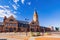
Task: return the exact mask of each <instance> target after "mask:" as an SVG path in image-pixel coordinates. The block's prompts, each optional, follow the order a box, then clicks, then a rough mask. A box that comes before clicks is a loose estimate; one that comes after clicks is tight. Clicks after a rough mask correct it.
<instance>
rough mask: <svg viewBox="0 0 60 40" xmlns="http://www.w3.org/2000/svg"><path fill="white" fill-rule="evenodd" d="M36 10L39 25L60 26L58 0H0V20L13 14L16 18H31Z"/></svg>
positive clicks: (59, 3)
mask: <svg viewBox="0 0 60 40" xmlns="http://www.w3.org/2000/svg"><path fill="white" fill-rule="evenodd" d="M34 9H36V10H37V13H38V16H39V23H40V25H41V26H46V27H48V26H49V25H51V26H55V27H60V0H0V21H3V17H4V16H7V17H9V16H11V15H13V16H14V17H15V18H16V19H17V20H23V21H24V20H25V18H27V19H29V20H28V21H29V22H31V21H32V18H33V13H34Z"/></svg>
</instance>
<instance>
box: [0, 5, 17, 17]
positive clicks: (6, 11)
mask: <svg viewBox="0 0 60 40" xmlns="http://www.w3.org/2000/svg"><path fill="white" fill-rule="evenodd" d="M5 7H6V8H5ZM0 8H2V9H0V17H4V16H6V17H9V16H11V15H13V16H14V17H15V18H16V17H17V16H16V15H15V14H14V13H13V12H11V11H10V10H9V9H7V6H0Z"/></svg>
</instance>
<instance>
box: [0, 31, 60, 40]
mask: <svg viewBox="0 0 60 40" xmlns="http://www.w3.org/2000/svg"><path fill="white" fill-rule="evenodd" d="M0 39H6V40H60V35H57V33H55V34H52V35H46V34H45V35H44V36H35V37H33V36H31V34H30V32H29V33H28V34H27V36H26V33H25V32H18V33H14V32H12V33H0Z"/></svg>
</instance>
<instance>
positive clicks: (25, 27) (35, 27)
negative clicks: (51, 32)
mask: <svg viewBox="0 0 60 40" xmlns="http://www.w3.org/2000/svg"><path fill="white" fill-rule="evenodd" d="M42 29H43V28H42V27H41V26H40V25H39V20H38V14H37V11H36V10H35V11H34V15H33V20H32V21H31V22H30V23H29V22H27V21H21V20H16V19H15V18H14V17H13V16H10V17H8V18H7V17H6V16H5V17H4V20H3V22H0V32H29V31H32V32H40V31H41V30H42ZM45 29H46V28H45ZM47 29H48V28H47ZM43 30H44V29H43Z"/></svg>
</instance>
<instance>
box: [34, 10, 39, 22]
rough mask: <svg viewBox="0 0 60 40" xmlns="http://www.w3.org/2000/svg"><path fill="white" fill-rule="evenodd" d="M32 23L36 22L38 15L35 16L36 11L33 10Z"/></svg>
mask: <svg viewBox="0 0 60 40" xmlns="http://www.w3.org/2000/svg"><path fill="white" fill-rule="evenodd" d="M33 21H34V22H36V21H38V14H37V11H36V9H35V10H34V15H33Z"/></svg>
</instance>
